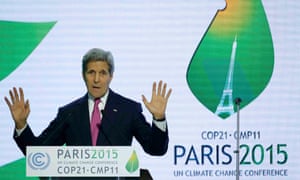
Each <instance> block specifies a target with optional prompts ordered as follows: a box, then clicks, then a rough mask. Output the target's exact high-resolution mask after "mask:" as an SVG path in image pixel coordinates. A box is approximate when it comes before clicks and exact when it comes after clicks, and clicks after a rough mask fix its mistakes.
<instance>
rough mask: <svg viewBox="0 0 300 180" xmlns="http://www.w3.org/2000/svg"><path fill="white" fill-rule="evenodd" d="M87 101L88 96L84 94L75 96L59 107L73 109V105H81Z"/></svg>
mask: <svg viewBox="0 0 300 180" xmlns="http://www.w3.org/2000/svg"><path fill="white" fill-rule="evenodd" d="M87 101H88V96H87V94H85V95H84V96H82V97H80V98H77V99H75V100H73V101H72V102H70V103H68V104H66V105H64V106H61V107H60V108H59V109H66V110H67V109H73V108H75V107H78V106H82V105H83V104H84V103H86V104H87Z"/></svg>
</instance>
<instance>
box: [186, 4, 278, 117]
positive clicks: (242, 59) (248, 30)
mask: <svg viewBox="0 0 300 180" xmlns="http://www.w3.org/2000/svg"><path fill="white" fill-rule="evenodd" d="M273 66H274V49H273V42H272V36H271V32H270V28H269V24H268V21H267V17H266V14H265V11H264V8H263V5H262V3H261V0H250V1H247V0H227V1H226V8H225V9H223V10H219V11H218V12H217V14H216V16H215V18H214V19H213V21H212V22H211V24H210V26H209V28H208V29H207V31H206V33H205V35H204V36H203V38H202V39H201V41H200V43H199V45H198V47H197V48H196V50H195V52H194V54H193V57H192V59H191V62H190V64H189V67H188V69H187V74H186V78H187V83H188V85H189V88H190V90H191V91H192V93H193V94H194V95H195V97H196V98H197V99H198V100H199V101H200V102H201V103H202V104H203V105H204V106H205V107H207V108H208V109H209V110H210V111H211V112H213V113H215V114H216V115H217V116H219V117H221V118H223V119H225V118H227V117H229V116H231V115H232V114H233V113H234V112H236V107H235V104H234V103H233V101H234V99H235V98H237V97H240V98H241V99H242V100H243V101H242V103H241V107H240V108H241V109H242V108H243V107H245V106H246V105H248V104H249V103H250V102H251V101H253V100H254V99H255V98H256V97H257V96H259V94H260V93H261V92H262V91H263V90H264V89H265V88H266V86H267V84H268V83H269V81H270V78H271V76H272V73H273Z"/></svg>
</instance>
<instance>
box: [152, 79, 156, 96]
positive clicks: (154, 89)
mask: <svg viewBox="0 0 300 180" xmlns="http://www.w3.org/2000/svg"><path fill="white" fill-rule="evenodd" d="M155 95H156V82H153V85H152V96H155Z"/></svg>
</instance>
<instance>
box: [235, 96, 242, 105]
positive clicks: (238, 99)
mask: <svg viewBox="0 0 300 180" xmlns="http://www.w3.org/2000/svg"><path fill="white" fill-rule="evenodd" d="M241 102H242V99H241V98H240V97H237V98H235V99H234V103H235V104H236V105H240V104H241Z"/></svg>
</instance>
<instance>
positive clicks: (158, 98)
mask: <svg viewBox="0 0 300 180" xmlns="http://www.w3.org/2000/svg"><path fill="white" fill-rule="evenodd" d="M171 92H172V89H169V90H168V92H167V84H166V83H163V82H162V81H159V83H158V88H156V82H154V83H153V85H152V97H151V101H150V102H149V101H148V100H147V99H146V97H145V96H144V95H142V100H143V102H144V104H145V106H146V108H147V109H148V110H149V111H150V113H151V114H152V115H153V117H154V118H155V119H157V120H161V119H164V118H165V112H166V108H167V103H168V99H169V97H170V95H171Z"/></svg>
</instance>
